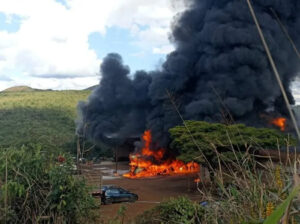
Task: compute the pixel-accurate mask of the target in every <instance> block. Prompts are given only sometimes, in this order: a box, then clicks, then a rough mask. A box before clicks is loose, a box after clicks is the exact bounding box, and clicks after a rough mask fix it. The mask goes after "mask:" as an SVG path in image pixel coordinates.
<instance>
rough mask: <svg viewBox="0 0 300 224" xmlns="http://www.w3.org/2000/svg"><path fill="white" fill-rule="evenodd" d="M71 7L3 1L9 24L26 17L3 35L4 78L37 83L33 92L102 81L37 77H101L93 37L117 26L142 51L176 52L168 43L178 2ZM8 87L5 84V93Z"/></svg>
mask: <svg viewBox="0 0 300 224" xmlns="http://www.w3.org/2000/svg"><path fill="white" fill-rule="evenodd" d="M179 1H181V0H179ZM171 2H172V3H173V4H171ZM66 4H67V7H65V6H64V5H62V4H60V3H58V2H56V1H55V0H26V1H24V0H1V1H0V12H2V13H4V14H5V15H6V16H7V18H6V19H7V20H8V21H10V18H11V17H12V15H16V16H18V17H20V18H21V25H20V29H19V30H18V31H17V32H16V33H8V32H6V31H0V49H1V51H0V58H1V60H0V75H8V74H12V75H14V78H15V79H17V76H18V75H22V76H23V77H24V76H25V77H26V76H27V78H26V79H24V80H23V81H24V82H25V81H26V80H31V81H30V82H31V83H30V84H31V86H32V87H35V86H34V85H35V84H34V83H37V82H43V83H45V84H47V83H48V86H45V88H79V86H83V85H84V84H83V83H82V82H87V83H86V84H85V85H86V86H88V85H89V84H90V82H89V81H88V80H93V81H97V79H98V78H97V77H96V76H95V77H90V78H88V77H85V78H84V79H83V80H81V81H75V79H73V80H72V82H69V83H68V84H63V82H64V81H66V82H68V81H70V80H62V79H60V80H58V79H57V80H55V81H53V82H50V81H49V79H47V80H46V81H45V80H43V79H37V78H32V77H31V76H32V75H43V74H45V75H47V74H58V75H60V74H61V75H65V76H66V75H69V74H74V75H78V76H81V75H86V76H91V75H95V74H96V73H97V72H98V70H99V64H100V62H101V59H99V58H97V55H96V52H95V51H94V50H92V49H90V48H89V44H88V36H89V34H91V33H93V32H100V33H102V34H105V31H106V28H108V27H111V26H118V27H121V28H126V29H129V30H130V31H131V34H132V35H133V36H134V37H135V39H136V41H135V43H136V44H138V45H139V46H140V47H141V48H143V47H145V48H147V49H148V50H150V51H151V52H154V53H156V54H165V53H168V52H169V51H170V50H172V48H171V46H170V44H169V42H168V33H169V32H170V22H171V19H172V17H173V15H174V14H175V13H176V12H177V11H178V9H181V8H182V7H175V8H174V1H172V0H152V1H149V0H113V1H107V0H66ZM120 38H121V37H120ZM141 50H144V49H141ZM76 80H80V79H76ZM58 83H59V84H58ZM93 84H95V83H93ZM5 85H6V84H3V83H2V84H1V85H0V89H1V87H2V86H5ZM41 85H44V84H41ZM2 88H3V87H2Z"/></svg>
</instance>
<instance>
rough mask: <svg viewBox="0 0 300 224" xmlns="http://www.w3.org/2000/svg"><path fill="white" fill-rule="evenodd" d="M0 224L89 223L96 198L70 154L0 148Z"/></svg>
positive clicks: (35, 149)
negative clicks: (79, 175)
mask: <svg viewBox="0 0 300 224" xmlns="http://www.w3.org/2000/svg"><path fill="white" fill-rule="evenodd" d="M0 161H2V162H1V163H0V223H40V222H41V221H42V220H45V221H50V223H87V221H89V223H90V221H92V220H93V219H94V218H95V217H94V215H93V209H94V208H95V206H96V205H95V201H94V199H93V198H92V196H91V195H90V194H89V192H88V188H87V187H86V185H85V183H84V181H83V180H80V179H78V178H77V179H76V178H75V177H74V176H73V163H72V159H70V158H69V157H68V156H67V155H55V154H49V153H47V152H44V151H42V148H41V147H39V146H33V147H22V148H20V149H15V148H10V149H9V150H3V149H2V150H0Z"/></svg>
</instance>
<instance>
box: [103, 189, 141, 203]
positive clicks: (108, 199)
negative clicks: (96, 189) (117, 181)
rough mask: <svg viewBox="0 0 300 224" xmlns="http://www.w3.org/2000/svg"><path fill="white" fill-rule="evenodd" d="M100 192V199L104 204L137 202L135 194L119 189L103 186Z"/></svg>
mask: <svg viewBox="0 0 300 224" xmlns="http://www.w3.org/2000/svg"><path fill="white" fill-rule="evenodd" d="M101 190H102V197H101V199H102V202H103V203H104V204H111V203H115V202H135V201H137V200H138V195H137V194H134V193H131V192H129V191H127V190H124V189H123V188H120V187H116V186H103V187H102V189H101Z"/></svg>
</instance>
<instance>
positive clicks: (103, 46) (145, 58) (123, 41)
mask: <svg viewBox="0 0 300 224" xmlns="http://www.w3.org/2000/svg"><path fill="white" fill-rule="evenodd" d="M89 46H90V48H91V49H93V50H95V51H96V53H97V56H98V58H103V57H105V55H107V54H108V53H112V52H113V53H119V54H120V55H121V56H122V57H123V60H124V62H125V63H126V64H127V65H129V66H130V68H131V71H132V72H134V71H137V70H147V71H150V70H153V69H155V68H156V67H157V66H159V64H160V62H161V61H162V60H164V59H165V55H164V54H154V53H153V52H151V49H147V47H145V48H141V47H140V46H139V44H138V43H136V40H135V37H134V36H133V35H132V34H131V33H130V31H129V30H127V29H122V28H118V27H111V28H108V29H107V30H106V34H101V33H96V32H95V33H91V34H90V35H89Z"/></svg>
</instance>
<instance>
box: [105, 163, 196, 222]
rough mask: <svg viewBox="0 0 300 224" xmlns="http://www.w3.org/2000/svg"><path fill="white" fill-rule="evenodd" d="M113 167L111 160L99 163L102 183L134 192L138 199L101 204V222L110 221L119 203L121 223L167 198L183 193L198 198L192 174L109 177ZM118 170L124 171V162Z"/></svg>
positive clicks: (125, 167) (125, 166)
mask: <svg viewBox="0 0 300 224" xmlns="http://www.w3.org/2000/svg"><path fill="white" fill-rule="evenodd" d="M114 168H115V165H114V164H112V163H110V164H103V165H101V169H102V172H104V178H103V184H104V185H109V184H113V185H117V186H120V187H122V188H124V189H126V190H129V191H131V192H133V193H136V194H138V196H139V200H138V201H136V202H135V203H122V204H120V203H117V204H112V205H101V208H100V212H101V219H102V220H103V221H105V222H108V221H109V220H112V219H113V218H114V217H115V216H116V215H117V212H118V210H119V208H120V207H121V206H122V205H124V206H126V216H125V223H128V222H129V220H133V219H134V218H135V217H136V216H137V215H139V214H141V213H143V212H144V211H146V210H149V209H151V208H153V207H154V206H156V205H158V204H159V203H160V202H162V201H164V200H167V199H169V198H171V197H177V196H182V195H185V196H187V197H189V198H191V199H192V200H195V201H200V200H201V197H200V194H199V192H198V191H197V189H196V184H195V183H194V179H195V178H197V175H196V174H195V175H193V174H192V175H189V176H187V175H185V176H158V177H152V178H146V179H127V178H123V177H119V178H113V177H112V175H111V173H112V172H113V170H114ZM118 170H119V173H124V172H126V171H127V170H128V165H127V163H122V164H119V166H118Z"/></svg>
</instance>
